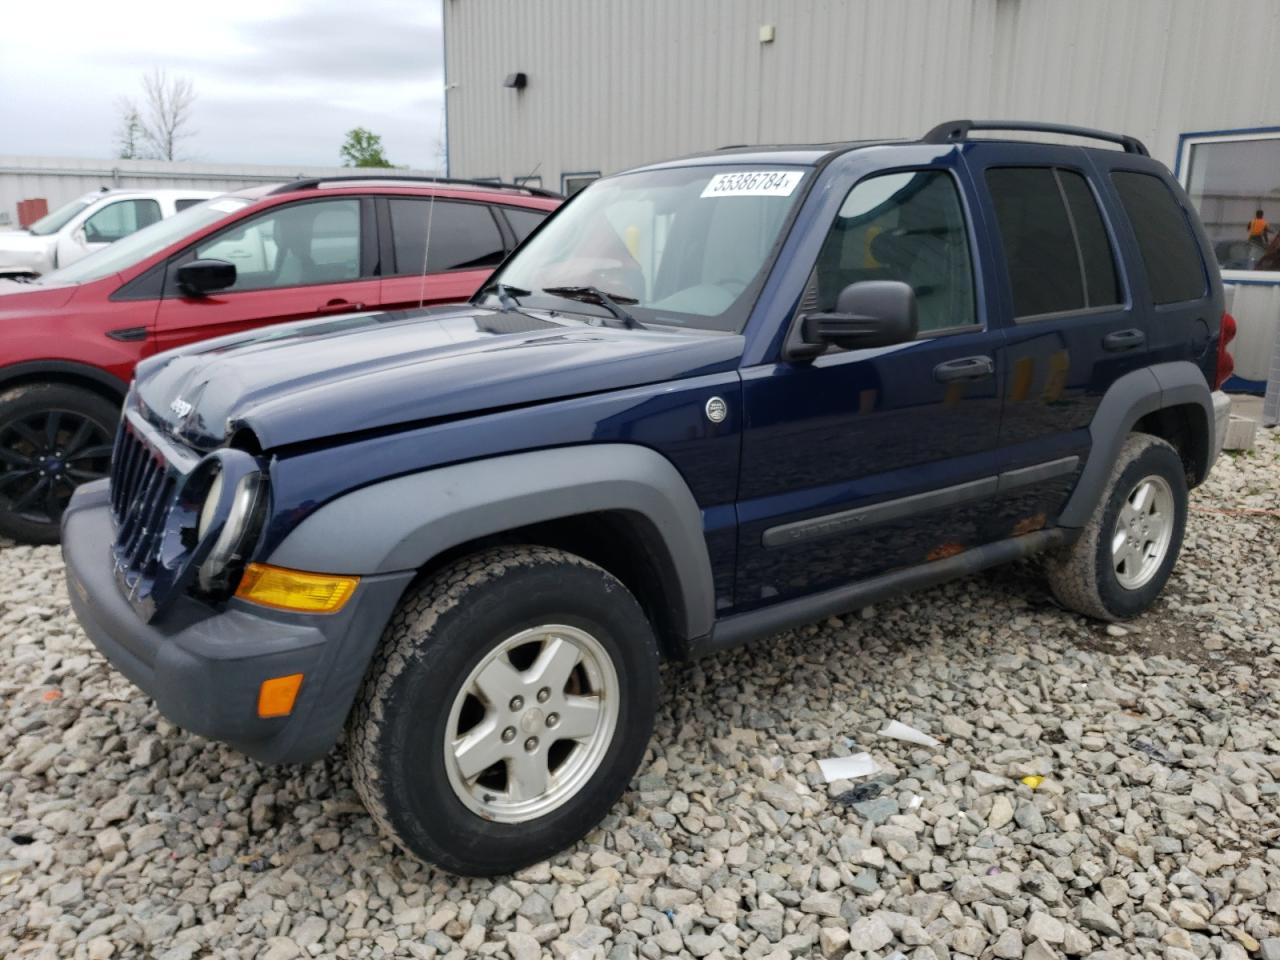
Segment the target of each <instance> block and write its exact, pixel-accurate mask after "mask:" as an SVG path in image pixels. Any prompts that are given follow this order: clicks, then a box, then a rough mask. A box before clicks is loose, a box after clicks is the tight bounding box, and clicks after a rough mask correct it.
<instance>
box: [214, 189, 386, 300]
mask: <svg viewBox="0 0 1280 960" xmlns="http://www.w3.org/2000/svg"><path fill="white" fill-rule="evenodd" d="M195 255H196V258H197V259H200V260H226V261H227V262H228V263H233V264H235V267H236V282H235V284H234V285H233V286H231V287H230V288H228V289H229V290H230V291H238V290H266V289H271V288H275V287H298V286H309V285H311V284H319V283H336V282H339V281H343V280H356V279H358V278H359V276H360V201H359V200H356V199H350V200H321V201H317V202H314V203H297V204H293V205H291V206H285V207H277V208H276V209H274V210H272V211H270V212H269V213H264V214H263V215H262V216H260V217H254V218H253V219H251V220H246V221H243V222H242V223H239V224H237V225H236V226H234V227H232V228H231V229H230V230H227V231H225V232H224V233H220V234H218V235H217V236H216V237H214V238H213V239H212V240H210V241H208V242H207V243H204V244H201V245H200V246H199V247H197V248H196V251H195Z"/></svg>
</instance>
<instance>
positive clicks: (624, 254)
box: [485, 165, 807, 331]
mask: <svg viewBox="0 0 1280 960" xmlns="http://www.w3.org/2000/svg"><path fill="white" fill-rule="evenodd" d="M806 172H807V171H806V170H805V168H803V167H783V166H778V167H771V168H767V169H766V168H761V167H755V166H751V167H748V166H731V165H723V166H696V167H675V168H669V169H665V170H644V171H639V172H637V173H628V174H623V175H621V176H617V177H610V178H608V179H605V180H597V181H596V182H595V183H593V184H592V185H591V186H590V187H588V188H587V189H585V190H584V191H582V193H580V194H579V195H577V196H575V197H574V198H573V201H572V202H571V203H570V204H568V205H567V206H566V207H565V208H564V209H563V210H562V211H561V212H560V213H559V214H557V215H556V216H555V217H554V218H553V219H551V220H550V221H548V222H547V224H546V225H545V226H544V227H543V228H542V229H541V230H539V231H538V232H537V233H536V234H535V235H534V236H532V237H530V238H529V240H528V242H526V243H525V244H524V245H523V246H522V247H520V248H519V249H518V250H517V251H516V252H515V253H514V254H513V255H512V257H511V259H510V261H508V262H507V263H506V264H505V265H504V266H503V267H502V269H501V271H499V273H498V275H497V276H495V277H494V283H501V284H503V285H504V286H505V287H506V288H508V289H511V290H516V289H519V290H522V291H528V294H527V295H522V296H521V297H520V305H521V306H522V307H525V308H534V309H553V310H561V311H564V312H569V313H574V312H577V313H590V314H596V313H599V314H600V315H602V316H608V315H609V314H610V313H611V311H610V310H608V309H606V308H605V307H604V306H602V305H601V304H600V303H599V301H598V300H597V301H596V302H592V298H589V297H574V298H569V297H567V296H566V295H565V294H564V290H565V289H568V288H579V289H583V288H594V289H596V290H600V291H605V292H606V293H607V295H608V296H609V297H610V298H611V299H613V300H615V301H616V302H618V303H623V304H626V309H627V312H628V313H630V314H633V315H634V316H635V318H636V319H637V320H639V321H640V322H641V323H645V324H649V323H666V324H674V325H678V326H686V327H700V328H703V329H710V330H726V331H738V330H740V329H741V328H742V326H743V324H744V323H745V322H746V318H747V313H748V311H749V310H750V307H751V301H752V300H753V298H754V295H755V292H756V289H755V283H756V281H757V279H759V278H760V277H761V276H762V274H763V273H764V271H765V268H766V267H767V265H768V264H769V262H770V261H771V259H772V254H773V251H774V248H775V245H776V244H777V242H778V240H779V236H780V234H781V231H782V227H783V224H784V223H786V221H787V219H788V217H789V215H790V213H791V211H792V209H793V208H794V207H795V205H796V203H797V202H798V201H799V199H800V195H801V192H802V191H801V189H800V185H801V182H802V181H803V179H804V177H805V174H806ZM557 288H559V289H560V292H559V293H557V292H556V290H557ZM492 289H493V284H490V285H488V286H486V287H485V290H486V291H490V290H492ZM485 295H486V296H488V297H490V298H496V293H488V292H486V294H485Z"/></svg>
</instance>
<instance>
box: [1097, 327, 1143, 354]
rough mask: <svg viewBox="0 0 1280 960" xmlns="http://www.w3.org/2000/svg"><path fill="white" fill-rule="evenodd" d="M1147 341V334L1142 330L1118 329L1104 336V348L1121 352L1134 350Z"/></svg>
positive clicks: (1113, 351)
mask: <svg viewBox="0 0 1280 960" xmlns="http://www.w3.org/2000/svg"><path fill="white" fill-rule="evenodd" d="M1146 342H1147V335H1146V334H1145V333H1143V332H1142V331H1141V330H1117V331H1115V332H1114V333H1108V334H1107V335H1106V336H1105V337H1103V338H1102V349H1103V350H1110V351H1111V352H1112V353H1119V352H1120V351H1121V350H1133V349H1135V348H1137V347H1140V346H1142V345H1143V344H1144V343H1146Z"/></svg>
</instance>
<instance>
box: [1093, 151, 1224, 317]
mask: <svg viewBox="0 0 1280 960" xmlns="http://www.w3.org/2000/svg"><path fill="white" fill-rule="evenodd" d="M1111 179H1112V182H1114V183H1115V185H1116V192H1117V193H1119V194H1120V203H1121V204H1122V205H1123V206H1124V211H1125V213H1126V214H1127V215H1128V217H1129V222H1130V223H1131V224H1132V225H1133V232H1134V234H1136V235H1137V238H1138V249H1139V251H1141V253H1142V265H1143V266H1144V267H1146V271H1147V283H1148V284H1149V285H1150V287H1151V298H1152V299H1153V300H1154V301H1155V302H1156V303H1180V302H1182V301H1184V300H1198V299H1200V297H1202V296H1204V292H1205V280H1204V263H1203V261H1202V260H1201V259H1200V249H1199V247H1198V246H1197V244H1196V239H1195V236H1194V235H1193V234H1192V233H1191V225H1190V224H1189V223H1187V217H1186V214H1184V213H1183V212H1182V207H1181V206H1180V205H1179V204H1178V201H1177V199H1175V197H1174V195H1173V192H1172V191H1171V190H1170V189H1169V188H1168V187H1167V186H1166V185H1165V183H1164V181H1163V180H1161V179H1160V178H1159V177H1153V176H1151V174H1149V173H1132V172H1130V171H1127V170H1117V171H1116V172H1114V173H1112V174H1111Z"/></svg>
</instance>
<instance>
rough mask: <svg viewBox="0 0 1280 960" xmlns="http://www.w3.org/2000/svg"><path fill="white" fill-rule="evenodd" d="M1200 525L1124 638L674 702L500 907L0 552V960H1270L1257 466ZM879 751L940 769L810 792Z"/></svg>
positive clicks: (1013, 603)
mask: <svg viewBox="0 0 1280 960" xmlns="http://www.w3.org/2000/svg"><path fill="white" fill-rule="evenodd" d="M1192 509H1193V512H1192V514H1191V517H1190V522H1189V525H1188V531H1187V539H1186V544H1185V547H1184V550H1183V556H1182V559H1181V560H1180V561H1179V564H1178V566H1177V568H1176V570H1175V572H1174V575H1173V578H1172V580H1171V581H1170V584H1169V587H1168V589H1167V590H1166V591H1165V595H1164V597H1163V598H1162V599H1161V600H1160V601H1159V602H1158V603H1157V605H1156V607H1155V608H1154V610H1152V611H1151V612H1150V613H1149V614H1147V615H1145V616H1143V617H1141V618H1139V619H1138V620H1136V621H1134V622H1132V623H1130V624H1127V625H1126V627H1125V631H1126V632H1125V633H1124V634H1123V635H1112V633H1109V632H1108V631H1107V630H1106V628H1105V627H1104V626H1102V625H1100V624H1097V623H1092V622H1088V621H1086V620H1083V619H1081V618H1079V617H1077V616H1074V615H1071V614H1067V613H1064V612H1063V611H1061V610H1059V609H1058V608H1057V607H1056V606H1055V605H1054V604H1053V603H1052V602H1051V601H1050V599H1049V596H1048V594H1047V592H1046V591H1045V589H1044V586H1043V581H1042V579H1041V577H1040V575H1039V572H1038V567H1037V564H1036V563H1035V562H1034V561H1032V562H1027V563H1022V564H1019V565H1017V566H1014V567H1006V568H1003V569H1000V570H995V571H992V572H990V573H988V574H986V575H983V576H978V577H973V578H970V579H966V580H963V581H959V582H956V583H953V584H949V585H947V586H944V587H940V588H937V589H934V590H930V591H927V592H925V593H921V594H917V595H915V596H912V597H908V598H905V599H903V600H900V601H898V602H896V603H887V604H881V605H877V607H876V609H875V611H874V614H872V615H869V616H863V615H852V616H848V617H843V618H831V619H828V620H826V621H824V622H822V623H819V624H815V625H812V626H808V627H804V628H801V629H797V630H793V631H790V632H788V633H786V634H783V635H780V636H778V637H776V638H773V639H772V640H770V641H766V642H762V643H758V644H756V645H754V646H752V647H748V648H746V649H744V650H738V651H733V652H731V653H727V654H723V655H719V656H715V657H712V658H710V659H707V660H703V661H699V662H695V663H691V664H675V665H672V666H670V667H668V668H667V669H666V671H665V682H666V691H665V693H664V698H663V704H662V707H661V710H660V713H659V717H658V723H657V728H656V732H655V735H654V739H653V743H652V746H651V749H650V753H649V756H648V758H647V760H646V763H645V765H644V766H643V768H642V769H641V771H640V773H639V775H638V776H637V778H636V780H635V781H634V783H633V784H632V789H631V790H630V792H628V793H627V794H626V795H625V797H624V798H623V799H622V800H621V801H620V802H619V803H618V804H617V805H616V806H615V808H614V810H613V811H612V812H611V814H610V815H609V816H608V818H607V819H606V820H605V822H604V823H602V824H601V825H600V826H599V827H598V828H597V829H596V830H594V831H593V832H592V833H591V835H590V836H589V838H588V840H587V841H585V842H583V843H580V844H578V845H577V846H576V847H574V848H573V849H571V850H569V851H567V852H566V853H564V854H562V855H560V856H557V857H555V858H554V859H553V860H551V861H549V862H547V863H543V864H539V865H537V866H534V867H531V868H529V869H526V870H523V871H521V872H520V873H519V874H517V875H515V876H513V877H508V878H503V879H499V880H496V881H495V880H466V879H458V878H454V877H449V876H445V875H442V874H440V873H437V872H435V871H433V870H431V869H429V868H426V867H423V866H421V865H420V864H418V863H416V862H414V861H412V860H410V859H409V858H407V857H405V856H403V855H401V854H400V853H398V852H397V851H396V850H393V849H391V847H390V846H389V845H388V844H387V843H386V842H385V841H384V840H383V838H382V837H381V836H380V835H379V833H378V832H377V830H376V829H375V828H374V825H373V823H372V822H371V821H370V819H369V817H368V816H367V815H366V814H365V812H364V811H363V809H362V808H361V807H360V805H359V803H358V802H357V799H356V796H355V792H354V791H353V790H352V788H351V784H350V781H349V779H348V777H347V774H346V770H345V766H344V761H343V757H342V753H341V749H339V750H337V751H335V752H334V753H333V754H332V755H331V756H329V757H327V758H326V759H324V760H323V761H321V762H318V763H314V764H311V765H310V766H306V767H301V768H271V767H263V766H260V765H259V764H257V763H255V762H253V761H250V760H247V759H245V758H244V757H243V756H241V755H239V754H237V753H235V752H234V751H233V750H231V749H229V748H226V747H223V746H220V745H218V744H214V743H210V742H208V741H205V740H202V739H200V738H199V737H195V736H192V735H190V734H187V733H185V732H184V731H182V730H180V729H177V728H175V727H174V726H173V725H172V724H169V723H167V722H165V721H164V720H163V719H162V718H161V717H160V716H159V714H158V713H157V712H156V709H155V707H154V705H153V704H152V703H151V702H150V701H149V700H147V699H146V698H145V697H143V696H142V695H141V694H139V693H138V692H137V691H136V690H135V689H134V688H133V687H132V686H131V685H130V684H129V682H128V681H127V680H125V679H124V678H123V677H122V676H121V675H120V674H119V673H118V672H116V671H115V670H113V669H111V668H109V667H108V666H107V664H106V663H105V661H104V660H103V659H102V657H101V656H99V655H98V653H97V652H96V651H95V650H94V649H93V647H92V646H91V644H90V643H89V642H88V641H87V640H86V639H85V637H84V635H83V634H82V633H81V632H80V630H79V629H78V627H77V626H76V624H75V622H74V620H73V619H72V617H71V614H70V612H69V610H68V608H67V602H66V594H65V589H64V587H63V581H62V566H61V563H60V561H59V557H58V552H57V550H56V548H51V547H40V548H32V547H17V546H4V547H0V573H3V581H4V584H5V590H4V592H3V594H0V957H4V958H24V960H26V958H42V960H43V958H55V957H56V958H64V957H65V958H73V960H77V958H78V960H114V958H134V957H146V958H153V960H196V958H205V957H217V958H226V960H258V958H261V960H296V958H304V960H305V958H310V957H338V958H347V957H370V958H380V957H388V958H389V957H396V958H431V957H448V958H450V960H463V958H469V957H492V958H497V960H503V958H509V960H534V958H537V957H540V956H549V957H553V958H557V960H569V958H575V960H578V958H593V957H594V958H610V960H620V958H624V957H644V958H649V960H657V958H659V957H663V956H677V957H696V958H711V960H724V958H753V960H754V958H759V960H763V958H771V960H783V958H789V957H815V958H817V957H823V958H837V957H838V958H846V957H853V958H856V960H863V958H876V960H884V958H886V957H889V956H897V957H906V958H909V960H948V958H956V960H958V958H983V960H986V958H1000V960H1006V958H1007V960H1018V958H1023V960H1050V958H1063V957H1070V958H1076V957H1079V958H1090V960H1111V958H1119V957H1158V958H1162V960H1199V958H1204V960H1208V958H1214V960H1258V958H1261V960H1280V589H1278V588H1277V584H1278V583H1280V439H1278V438H1277V435H1276V434H1275V433H1274V432H1271V431H1260V433H1259V437H1258V443H1257V446H1256V447H1255V448H1254V449H1253V450H1252V451H1250V452H1248V453H1247V454H1243V455H1239V456H1224V457H1223V458H1222V460H1221V462H1220V463H1219V465H1218V467H1217V468H1216V469H1215V472H1214V474H1213V476H1212V478H1211V479H1210V482H1209V483H1208V484H1207V486H1206V487H1205V488H1203V489H1201V490H1199V491H1197V492H1196V493H1195V494H1194V496H1193V498H1192ZM897 717H906V718H909V719H910V720H911V722H912V723H913V724H919V725H920V726H921V727H923V728H924V729H927V730H929V731H931V732H933V733H934V734H936V736H937V739H938V740H939V741H940V745H939V746H937V747H922V746H918V745H915V744H912V743H906V742H902V741H899V740H894V739H891V738H887V737H886V738H879V739H877V741H876V747H875V755H876V760H877V762H878V765H879V766H881V767H882V768H883V769H881V770H880V771H879V772H878V773H876V775H875V778H874V779H862V780H859V781H858V782H857V783H856V784H855V783H853V782H851V781H849V780H836V781H834V782H832V783H830V784H828V783H826V782H825V780H824V778H823V775H822V772H821V768H820V764H819V759H820V758H828V757H831V756H832V755H833V753H835V752H837V751H840V752H848V749H847V748H846V747H845V740H844V738H845V736H846V734H847V732H848V731H850V730H869V729H872V730H873V729H881V728H883V726H884V723H885V721H886V720H889V719H892V718H897ZM865 746H866V744H864V747H865ZM1036 777H1041V778H1043V779H1042V780H1038V781H1037V780H1035V779H1034V778H1036ZM1024 778H1031V779H1024ZM1032 783H1034V784H1036V786H1035V788H1034V789H1032V787H1031V786H1030V785H1029V784H1032ZM873 785H874V786H873ZM855 787H861V788H863V789H860V790H859V789H855ZM837 796H843V797H848V798H849V802H847V803H846V802H845V801H840V802H837V801H836V800H835V798H836V797H837ZM917 797H918V798H921V799H920V802H919V804H918V805H916V806H913V803H914V798H917ZM854 798H860V799H854Z"/></svg>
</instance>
